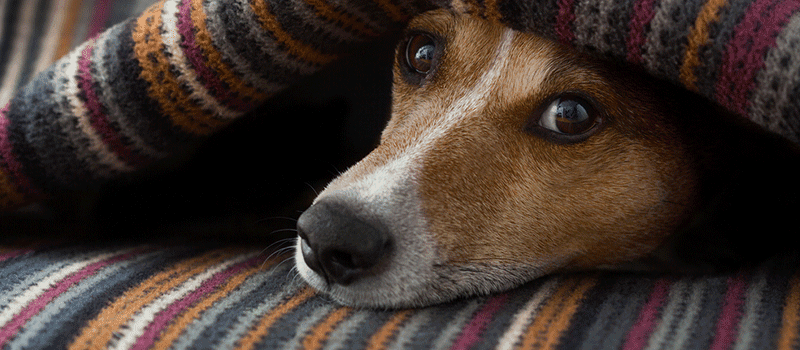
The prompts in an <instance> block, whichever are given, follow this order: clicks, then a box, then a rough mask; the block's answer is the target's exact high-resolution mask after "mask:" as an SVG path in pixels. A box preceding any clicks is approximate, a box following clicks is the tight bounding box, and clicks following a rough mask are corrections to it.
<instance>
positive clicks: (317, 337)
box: [303, 307, 353, 350]
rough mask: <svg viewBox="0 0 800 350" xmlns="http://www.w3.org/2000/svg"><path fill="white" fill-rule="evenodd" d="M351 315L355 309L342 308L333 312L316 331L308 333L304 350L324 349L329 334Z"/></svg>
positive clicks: (315, 328)
mask: <svg viewBox="0 0 800 350" xmlns="http://www.w3.org/2000/svg"><path fill="white" fill-rule="evenodd" d="M351 313H353V309H352V308H349V307H340V308H338V309H337V310H336V311H334V312H332V313H331V314H330V315H328V318H327V319H325V321H322V323H320V324H318V325H317V326H316V327H314V329H312V330H311V331H310V332H309V333H308V336H306V337H305V339H303V349H304V350H313V349H320V348H322V345H323V344H324V343H325V339H326V338H327V337H328V334H330V333H331V332H332V331H333V328H334V327H335V326H336V325H337V324H339V322H341V321H342V320H343V319H345V317H347V316H350V314H351Z"/></svg>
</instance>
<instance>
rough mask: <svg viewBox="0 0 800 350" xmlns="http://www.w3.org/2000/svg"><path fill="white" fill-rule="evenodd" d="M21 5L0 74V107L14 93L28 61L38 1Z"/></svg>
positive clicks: (25, 2)
mask: <svg viewBox="0 0 800 350" xmlns="http://www.w3.org/2000/svg"><path fill="white" fill-rule="evenodd" d="M22 4H23V5H22V11H21V12H20V18H19V19H18V20H17V30H16V32H15V33H14V41H13V43H12V44H11V55H10V56H8V61H7V62H6V71H5V72H0V73H3V74H2V77H3V81H2V84H0V106H5V105H6V102H7V101H8V100H10V99H11V97H13V96H14V93H16V91H17V86H18V84H19V83H20V81H19V79H20V78H21V77H20V75H21V74H22V70H23V68H24V67H25V63H26V62H27V61H28V60H29V59H30V58H29V57H26V55H27V54H28V45H30V43H31V35H32V33H33V26H34V25H36V23H35V21H34V18H36V9H37V8H38V7H39V1H23V2H22Z"/></svg>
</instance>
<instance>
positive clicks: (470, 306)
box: [431, 298, 486, 350]
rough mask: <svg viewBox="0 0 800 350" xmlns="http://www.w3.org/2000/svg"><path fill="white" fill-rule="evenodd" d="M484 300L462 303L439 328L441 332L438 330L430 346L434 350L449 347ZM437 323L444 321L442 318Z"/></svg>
mask: <svg viewBox="0 0 800 350" xmlns="http://www.w3.org/2000/svg"><path fill="white" fill-rule="evenodd" d="M485 302H486V300H485V299H483V298H480V299H476V300H471V301H470V302H469V303H467V304H466V305H464V306H463V307H462V308H461V310H459V311H458V313H457V314H455V316H454V317H453V318H452V319H449V320H447V323H446V326H445V327H444V328H442V329H441V332H439V334H438V335H437V337H436V340H434V342H433V346H432V347H431V348H432V349H436V350H443V349H449V348H450V346H451V345H452V344H453V341H455V338H456V337H457V336H458V335H459V334H461V330H462V329H463V328H464V325H465V324H466V323H467V322H468V321H469V320H470V319H471V318H472V315H473V314H474V313H475V311H477V310H478V308H479V307H481V306H483V305H484V303H485ZM437 323H438V324H442V323H444V322H443V320H438V322H437Z"/></svg>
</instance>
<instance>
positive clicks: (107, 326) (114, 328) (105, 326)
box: [69, 251, 232, 349]
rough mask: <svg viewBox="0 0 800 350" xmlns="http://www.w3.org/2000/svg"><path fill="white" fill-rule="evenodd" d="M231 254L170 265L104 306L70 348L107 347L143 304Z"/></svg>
mask: <svg viewBox="0 0 800 350" xmlns="http://www.w3.org/2000/svg"><path fill="white" fill-rule="evenodd" d="M231 255H232V253H231V252H222V251H213V252H209V253H206V254H203V255H201V256H199V257H195V258H191V259H187V260H184V261H182V262H180V263H178V264H175V265H173V266H171V267H170V268H169V269H167V270H166V271H163V272H161V273H159V274H157V275H155V276H153V277H150V278H148V279H147V280H146V281H144V282H142V283H140V284H139V285H137V286H136V287H134V288H133V289H131V290H129V291H127V292H125V293H124V294H123V295H122V296H120V297H119V298H117V299H116V301H115V302H114V303H112V304H111V305H109V306H107V307H106V308H104V309H103V311H102V312H100V314H98V315H97V316H96V317H95V318H94V319H93V320H91V321H90V322H88V323H87V324H86V326H84V327H83V329H82V330H81V333H80V335H79V336H78V337H77V338H75V340H74V341H73V342H72V344H70V347H69V348H70V349H97V348H105V347H106V345H107V344H108V343H109V342H110V341H111V338H112V337H114V333H116V332H118V331H119V329H120V328H121V327H122V326H124V325H125V324H126V323H127V322H128V320H130V318H131V317H133V315H134V314H136V313H137V312H138V311H140V310H141V309H142V307H144V306H146V305H148V304H150V303H151V302H152V301H153V300H155V299H156V298H158V297H159V296H161V295H163V294H164V293H167V292H168V291H169V290H170V289H173V288H175V287H176V286H178V285H180V284H182V283H184V282H185V281H186V280H188V279H189V278H191V277H192V276H194V275H196V274H198V273H200V272H203V271H204V270H206V269H208V268H209V267H210V266H212V265H215V264H217V263H219V262H221V261H223V260H225V259H227V258H229V257H230V256H231Z"/></svg>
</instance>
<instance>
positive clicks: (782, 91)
mask: <svg viewBox="0 0 800 350" xmlns="http://www.w3.org/2000/svg"><path fill="white" fill-rule="evenodd" d="M797 33H800V12H799V13H796V14H795V15H794V16H792V18H791V19H790V20H789V22H788V23H787V24H786V26H785V27H784V28H783V31H782V32H781V33H780V34H779V35H778V37H777V39H776V40H775V47H773V48H772V49H770V50H769V51H768V52H767V55H766V58H765V59H764V68H763V69H761V70H760V71H759V72H758V74H757V75H756V79H755V81H756V88H755V90H754V91H753V95H752V97H751V100H750V111H749V115H751V116H752V118H753V119H752V120H753V121H754V122H756V123H759V124H761V125H762V126H764V127H766V128H767V129H769V130H771V131H773V132H777V133H779V134H781V135H784V136H786V137H788V138H790V139H791V140H793V141H795V142H800V125H799V124H800V122H798V121H795V122H790V121H789V120H787V115H784V113H782V112H783V111H784V110H786V109H787V108H788V107H789V106H791V105H797V103H798V102H797V98H796V97H795V96H796V95H793V94H792V92H793V91H795V90H796V89H797V88H798V87H799V86H800V36H798V35H797Z"/></svg>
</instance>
